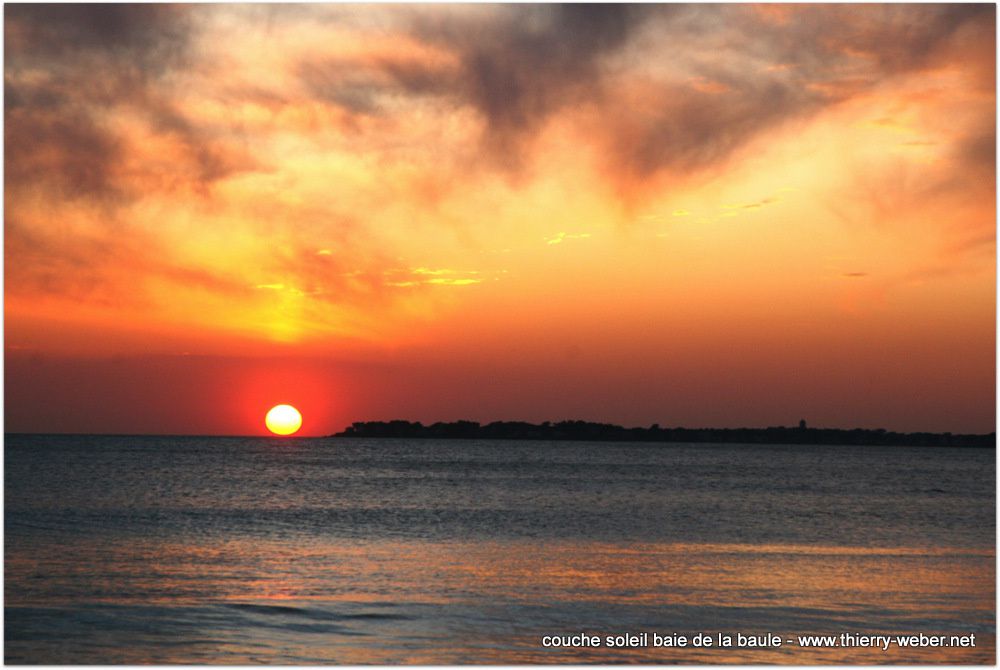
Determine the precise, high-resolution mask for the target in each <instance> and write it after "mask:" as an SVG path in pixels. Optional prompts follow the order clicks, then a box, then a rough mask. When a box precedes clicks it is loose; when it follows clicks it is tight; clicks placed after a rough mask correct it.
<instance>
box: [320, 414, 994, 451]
mask: <svg viewBox="0 0 1000 670" xmlns="http://www.w3.org/2000/svg"><path fill="white" fill-rule="evenodd" d="M331 437H407V438H432V439H439V440H448V439H464V440H589V441H595V442H722V443H744V444H859V445H906V446H929V447H930V446H933V447H995V446H996V433H990V434H988V435H953V434H952V433H894V432H889V431H886V430H885V429H882V428H879V429H876V430H869V429H863V428H854V429H852V430H843V429H839V428H807V427H806V426H805V422H804V421H803V422H801V423H800V424H799V426H798V427H797V428H787V427H785V426H776V427H770V428H661V427H660V426H659V424H653V425H652V426H650V427H649V428H625V427H623V426H616V425H614V424H610V423H593V422H590V421H560V422H558V423H551V422H549V421H546V422H544V423H541V424H533V423H526V422H524V421H494V422H493V423H488V424H485V425H480V424H479V423H477V422H475V421H453V422H451V423H443V422H439V423H434V424H431V425H429V426H425V425H423V424H422V423H420V422H419V421H401V420H395V421H357V422H355V423H353V424H351V425H350V426H349V427H348V428H346V429H344V430H343V431H342V432H340V433H336V434H335V435H332V436H331Z"/></svg>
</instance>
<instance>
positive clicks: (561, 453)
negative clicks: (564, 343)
mask: <svg viewBox="0 0 1000 670" xmlns="http://www.w3.org/2000/svg"><path fill="white" fill-rule="evenodd" d="M995 479H996V452H995V450H994V449H981V448H932V447H913V448H911V447H899V446H893V447H876V446H867V447H866V446H831V445H822V446H820V445H815V446H810V445H744V444H654V443H609V442H606V443H601V442H543V441H538V442H532V441H500V440H497V441H478V440H442V441H437V440H410V439H306V438H238V437H233V438H225V437H149V436H141V437H132V436H91V435H88V436H83V435H80V436H74V435H16V434H8V435H6V436H5V445H4V485H5V490H4V504H5V509H4V530H5V537H4V637H5V640H4V660H5V662H6V663H8V664H102V665H105V664H136V665H138V664H176V663H180V664H296V665H309V664H350V665H357V664H447V665H451V664H521V663H532V664H553V663H556V664H563V663H566V664H579V663H598V664H617V663H642V664H675V663H678V664H754V663H765V664H797V665H801V664H810V665H811V664H836V665H843V664H884V663H885V664H889V663H891V664H895V663H902V664H925V663H943V664H950V665H954V664H993V663H994V662H995V622H996V574H995V566H996V560H995V548H996V482H995ZM643 634H645V637H643ZM852 636H853V637H852ZM883 638H884V639H885V640H889V642H888V643H887V644H884V643H883ZM595 641H596V644H595ZM682 641H683V642H682ZM727 642H728V644H727Z"/></svg>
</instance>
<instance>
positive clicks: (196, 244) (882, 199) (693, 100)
mask: <svg viewBox="0 0 1000 670" xmlns="http://www.w3.org/2000/svg"><path fill="white" fill-rule="evenodd" d="M4 18H5V22H4V38H5V44H4V60H5V63H4V117H5V119H4V120H5V127H4V133H5V134H4V187H5V200H4V364H5V372H4V380H5V389H4V391H5V393H4V399H5V409H4V419H5V430H6V431H8V432H93V433H160V434H229V435H258V434H264V433H265V432H266V429H265V427H264V423H263V418H264V414H265V412H266V411H267V409H268V408H270V407H271V406H273V405H275V404H278V403H290V404H293V405H295V406H296V407H298V408H299V409H300V410H301V411H302V414H303V427H302V433H301V434H304V435H323V434H329V433H332V432H335V431H338V430H341V429H342V428H343V427H345V426H346V425H348V424H350V423H351V422H353V421H362V420H387V419H397V418H398V419H408V420H415V421H423V422H425V423H431V422H434V421H450V420H456V419H471V420H476V421H481V422H488V421H494V420H525V421H545V420H552V421H558V420H562V419H583V420H591V421H607V422H613V423H620V424H625V425H630V426H631V425H634V426H647V425H650V424H652V423H659V424H660V425H662V426H685V427H700V426H711V427H740V426H747V427H766V426H776V425H796V424H797V423H798V421H799V420H800V419H805V420H807V421H808V423H809V425H811V426H819V427H842V428H853V427H865V428H886V429H889V430H900V431H951V432H990V431H992V430H994V425H995V408H996V399H995V369H996V362H995V351H996V346H995V337H996V335H995V329H996V313H995V305H996V292H995V287H996V274H995V272H996V270H995V264H996V234H995V232H996V192H995V183H996V158H995V147H996V132H995V127H996V115H995V110H996V90H995V81H996V73H995V63H996V56H995V49H996V39H995V38H996V32H995V25H996V17H995V6H994V5H992V4H980V5H958V4H952V5H934V4H921V5H900V4H894V5H759V6H754V5H583V6H580V5H577V6H573V5H530V4H527V5H526V4H517V5H465V4H447V5H421V4H409V5H294V4H283V5H262V4H254V5H249V4H247V5H240V4H235V5H149V4H146V5H129V4H117V5H99V6H98V5H40V4H30V5H28V4H25V5H16V4H7V5H5V6H4Z"/></svg>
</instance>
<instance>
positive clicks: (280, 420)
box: [264, 405, 302, 435]
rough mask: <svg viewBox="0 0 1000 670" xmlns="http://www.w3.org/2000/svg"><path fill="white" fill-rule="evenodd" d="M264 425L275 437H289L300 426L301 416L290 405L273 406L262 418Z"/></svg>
mask: <svg viewBox="0 0 1000 670" xmlns="http://www.w3.org/2000/svg"><path fill="white" fill-rule="evenodd" d="M264 425H266V426H267V429H268V430H269V431H271V432H272V433H274V434H275V435H291V434H292V433H294V432H295V431H297V430H298V429H299V428H300V427H301V426H302V415H301V414H299V410H297V409H295V408H294V407H292V406H291V405H275V406H274V407H272V408H271V409H270V410H268V412H267V416H265V417H264Z"/></svg>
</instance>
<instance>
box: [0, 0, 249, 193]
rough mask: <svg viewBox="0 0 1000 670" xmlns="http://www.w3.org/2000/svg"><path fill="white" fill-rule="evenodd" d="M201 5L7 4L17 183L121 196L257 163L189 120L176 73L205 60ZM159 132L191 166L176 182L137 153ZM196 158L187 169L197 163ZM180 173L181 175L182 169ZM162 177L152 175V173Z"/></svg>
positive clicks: (9, 148)
mask: <svg viewBox="0 0 1000 670" xmlns="http://www.w3.org/2000/svg"><path fill="white" fill-rule="evenodd" d="M198 11H199V10H197V9H194V8H190V7H186V6H174V5H129V4H112V5H85V4H81V5H77V4H64V5H41V4H37V5H36V4H30V5H29V4H25V5H7V6H5V38H6V53H5V60H6V65H5V72H4V93H5V116H6V119H5V142H6V152H5V167H6V170H7V175H8V177H7V186H8V188H10V187H13V188H14V189H15V190H17V189H19V188H29V189H32V190H37V189H48V190H50V191H52V192H53V194H55V195H57V196H58V197H60V198H67V199H76V198H90V199H99V200H104V201H107V202H117V203H120V202H122V201H124V200H128V199H134V198H138V197H141V196H143V195H144V194H146V193H147V192H148V189H149V188H150V186H151V185H152V186H154V187H164V186H168V185H174V186H176V185H177V184H178V183H183V184H186V185H187V186H190V187H192V188H194V189H196V190H198V189H203V188H204V187H205V186H206V185H208V184H210V183H212V182H214V181H216V180H218V179H221V178H223V177H225V176H227V175H229V174H231V173H233V172H235V171H238V170H241V169H247V168H248V167H250V166H251V164H252V162H251V161H249V160H248V157H247V155H246V153H245V152H240V151H233V149H232V148H230V147H227V146H225V143H224V142H223V141H222V140H221V139H220V138H218V137H216V136H215V135H214V134H213V133H212V132H211V131H209V130H208V129H207V128H203V127H200V126H199V125H198V124H197V123H195V122H193V121H192V120H190V119H188V118H187V117H186V116H185V115H184V114H183V113H182V112H181V111H180V109H179V107H178V105H177V103H176V101H175V99H174V96H175V95H176V94H177V93H178V91H177V90H176V88H175V86H174V84H173V83H172V82H171V75H175V74H176V73H178V72H181V71H184V70H185V68H189V67H192V66H193V64H194V58H195V50H194V49H193V48H192V47H193V40H194V38H195V36H196V35H197V34H198V21H197V18H198ZM135 116H138V118H139V119H141V121H142V123H143V124H144V125H145V128H144V129H143V130H142V131H141V132H145V133H147V134H148V135H151V136H152V138H153V139H154V140H155V141H158V142H162V143H165V144H169V145H172V146H173V147H175V149H176V152H177V157H178V158H179V159H180V164H179V165H178V164H176V163H175V164H174V165H173V166H172V167H173V170H172V172H173V174H172V175H171V179H170V180H164V179H163V178H162V175H161V174H159V173H157V172H156V171H155V169H154V168H153V167H150V166H147V165H144V164H143V162H139V163H137V164H136V163H133V164H132V165H128V164H127V159H128V158H129V157H134V156H135V154H136V153H141V152H142V150H143V148H144V147H145V146H146V145H148V144H150V143H149V139H150V138H149V137H142V136H141V132H140V135H137V128H136V127H135V123H134V122H133V121H132V120H131V119H132V118H134V117H135ZM186 166H187V167H186ZM178 177H179V178H180V179H179V180H178V179H177V178H178ZM151 182H152V183H151Z"/></svg>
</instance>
